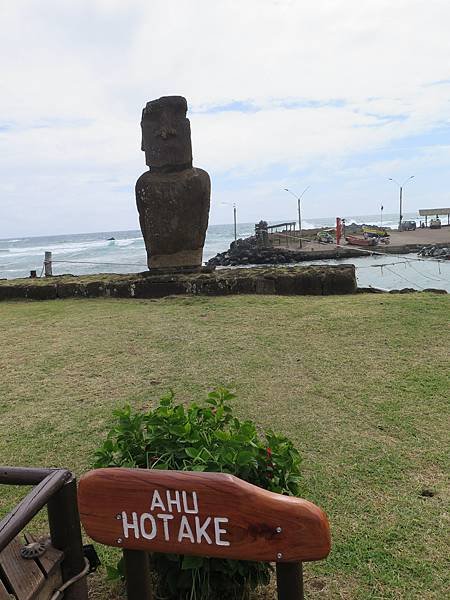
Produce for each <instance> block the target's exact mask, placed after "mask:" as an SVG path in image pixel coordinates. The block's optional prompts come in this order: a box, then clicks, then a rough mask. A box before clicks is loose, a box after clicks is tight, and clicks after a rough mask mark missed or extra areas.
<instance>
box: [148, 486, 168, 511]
mask: <svg viewBox="0 0 450 600" xmlns="http://www.w3.org/2000/svg"><path fill="white" fill-rule="evenodd" d="M155 508H160V509H161V510H163V511H165V510H166V507H165V506H164V502H163V501H162V498H161V496H160V495H159V492H158V490H155V491H154V492H153V498H152V503H151V506H150V510H155Z"/></svg>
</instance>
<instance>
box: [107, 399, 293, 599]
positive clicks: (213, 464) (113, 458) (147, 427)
mask: <svg viewBox="0 0 450 600" xmlns="http://www.w3.org/2000/svg"><path fill="white" fill-rule="evenodd" d="M233 398H235V396H234V395H233V394H232V393H231V392H230V391H229V390H227V389H224V388H219V389H217V390H215V391H213V392H211V393H209V394H208V397H207V398H206V400H205V402H204V403H203V404H201V405H200V404H197V403H195V402H194V403H192V404H190V405H189V406H188V407H185V406H184V405H183V404H176V403H175V400H174V395H173V393H169V394H167V395H165V396H163V397H162V398H161V399H160V401H159V406H157V407H156V408H155V409H154V410H149V411H148V412H134V411H133V410H132V409H131V407H130V406H129V405H127V406H125V407H124V408H123V409H120V410H116V411H114V413H113V416H114V418H115V424H114V426H113V428H112V429H111V430H110V432H109V433H108V436H107V439H106V440H105V442H104V443H103V444H102V446H101V447H100V448H99V450H98V451H97V452H96V454H95V458H96V460H95V466H96V467H113V466H114V467H137V468H148V469H171V470H179V471H212V472H220V473H230V474H232V475H235V476H236V477H239V478H241V479H243V480H245V481H248V482H249V483H252V484H254V485H257V486H259V487H262V488H264V489H267V490H270V491H272V492H278V493H281V494H288V495H298V493H299V485H300V455H299V453H298V451H297V450H296V449H295V448H294V446H293V444H292V442H291V441H290V440H289V439H287V438H286V437H285V436H282V435H278V434H276V433H274V432H273V431H272V430H268V431H265V432H264V433H262V434H260V433H259V432H258V430H257V428H256V426H255V424H254V423H252V422H251V421H248V420H246V421H241V420H239V419H238V418H236V417H235V416H234V415H233V411H232V408H231V406H230V401H231V400H233ZM152 562H153V570H154V572H155V573H156V579H157V581H156V587H157V594H158V596H159V597H161V598H171V599H174V600H175V599H176V600H194V599H195V600H206V599H209V598H214V599H224V600H225V599H236V600H237V599H241V598H245V597H247V596H248V593H249V591H250V590H252V589H254V588H255V587H256V586H258V585H261V584H267V583H268V582H269V579H270V566H269V565H268V564H266V563H255V562H248V561H235V560H233V561H232V560H222V559H217V558H211V559H209V558H201V557H192V556H180V555H168V554H160V553H155V554H153V555H152ZM111 572H114V570H113V569H110V573H111ZM116 572H118V571H116Z"/></svg>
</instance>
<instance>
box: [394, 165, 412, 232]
mask: <svg viewBox="0 0 450 600" xmlns="http://www.w3.org/2000/svg"><path fill="white" fill-rule="evenodd" d="M410 179H414V175H410V177H408V178H407V179H405V181H404V182H403V183H401V184H400V183H399V182H398V181H396V180H395V179H393V178H392V177H389V181H393V182H394V183H396V184H397V185H398V187H399V189H400V210H399V219H398V230H399V231H401V230H402V219H403V215H402V202H403V187H404V186H405V184H406V183H407V182H408V181H409V180H410Z"/></svg>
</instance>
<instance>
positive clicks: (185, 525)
mask: <svg viewBox="0 0 450 600" xmlns="http://www.w3.org/2000/svg"><path fill="white" fill-rule="evenodd" d="M185 538H187V539H188V540H189V541H190V542H191V544H195V540H194V536H193V534H192V529H191V526H190V525H189V521H188V520H187V517H186V515H183V516H182V517H181V522H180V529H179V531H178V541H179V542H181V541H182V540H184V539H185Z"/></svg>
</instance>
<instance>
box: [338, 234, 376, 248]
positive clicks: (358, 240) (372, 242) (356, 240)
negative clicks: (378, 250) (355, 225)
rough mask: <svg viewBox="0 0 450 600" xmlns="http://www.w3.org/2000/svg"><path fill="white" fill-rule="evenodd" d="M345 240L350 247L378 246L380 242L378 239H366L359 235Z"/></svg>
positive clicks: (349, 236)
mask: <svg viewBox="0 0 450 600" xmlns="http://www.w3.org/2000/svg"><path fill="white" fill-rule="evenodd" d="M345 240H346V242H347V244H350V246H376V245H377V242H378V240H377V238H376V237H370V238H365V237H360V236H358V235H348V236H347V237H346V238H345Z"/></svg>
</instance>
